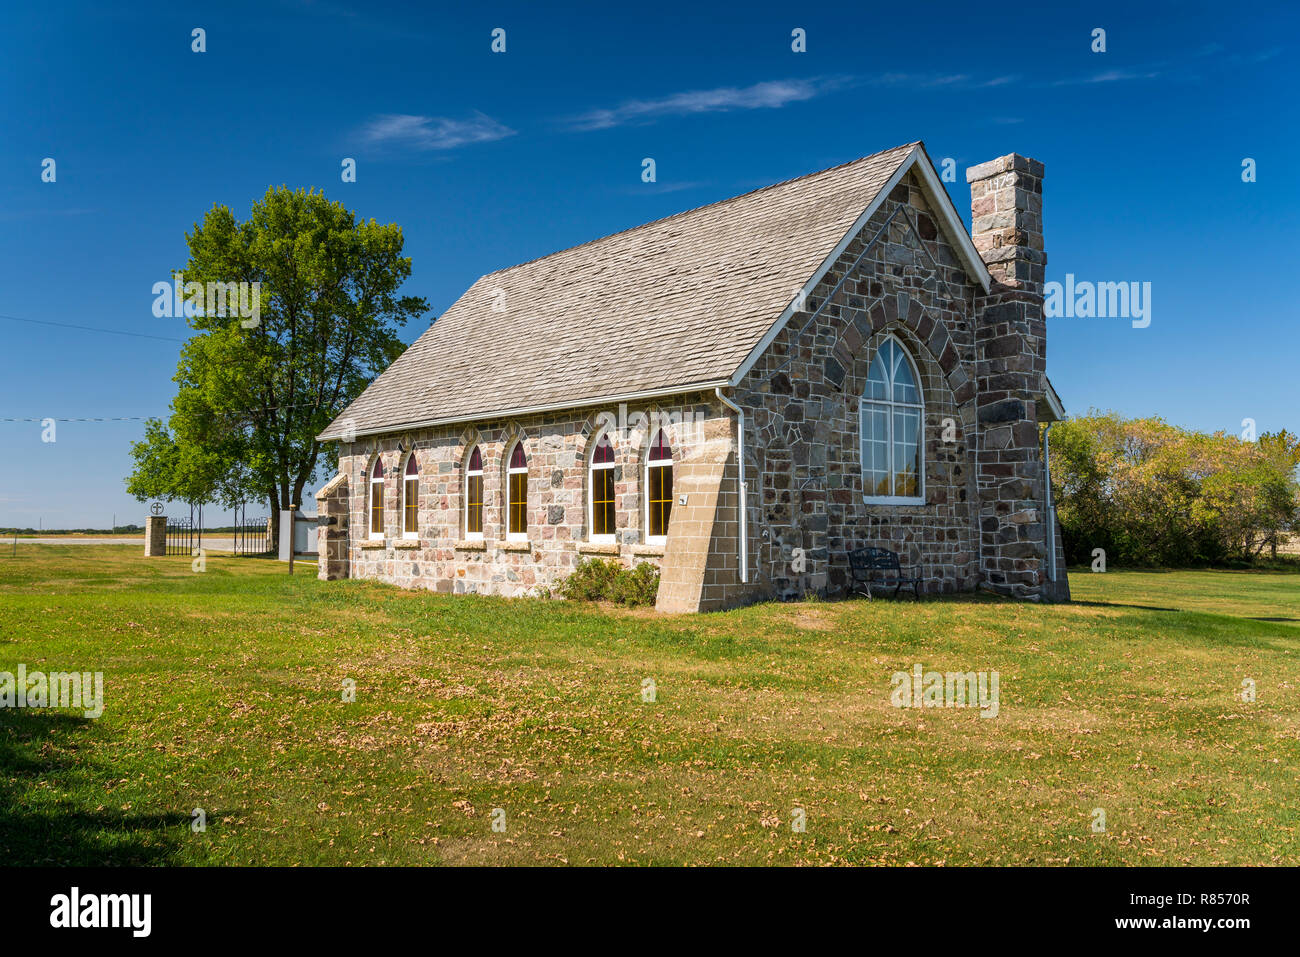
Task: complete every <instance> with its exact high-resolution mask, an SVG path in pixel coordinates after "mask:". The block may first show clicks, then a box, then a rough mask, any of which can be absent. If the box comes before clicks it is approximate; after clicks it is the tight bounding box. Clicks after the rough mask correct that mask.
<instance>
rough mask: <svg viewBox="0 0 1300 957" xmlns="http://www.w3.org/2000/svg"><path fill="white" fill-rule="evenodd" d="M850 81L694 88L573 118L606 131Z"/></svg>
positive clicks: (758, 105)
mask: <svg viewBox="0 0 1300 957" xmlns="http://www.w3.org/2000/svg"><path fill="white" fill-rule="evenodd" d="M846 82H847V81H846V80H844V79H843V78H820V77H815V78H813V79H809V80H769V81H766V82H763V83H755V84H754V85H752V86H744V87H735V86H724V87H718V88H717V89H713V90H691V91H689V92H686V93H674V94H673V95H672V96H665V97H661V98H659V99H655V100H628V101H626V102H624V103H621V104H620V105H618V106H616V107H613V108H611V109H600V110H591V111H590V112H587V113H583V114H581V115H579V116H575V117H572V118H571V119H570V120H569V125H570V126H571V127H572V128H573V129H575V130H604V129H609V128H610V127H613V126H622V125H623V124H625V123H646V122H651V121H653V120H657V119H660V118H662V117H665V116H689V115H691V114H696V113H722V112H727V111H730V110H762V109H769V110H777V109H780V108H781V107H783V106H786V105H787V104H789V103H798V102H801V101H804V100H811V99H813V98H814V97H817V96H821V95H822V94H823V93H828V92H830V91H831V90H834V89H838V88H840V87H842V86H844V85H845V83H846Z"/></svg>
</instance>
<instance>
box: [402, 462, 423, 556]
mask: <svg viewBox="0 0 1300 957" xmlns="http://www.w3.org/2000/svg"><path fill="white" fill-rule="evenodd" d="M412 462H414V463H415V531H413V532H408V531H407V530H406V505H407V502H406V486H407V484H408V483H409V482H410V481H411V479H410V478H409V477H408V476H407V474H406V470H407V469H408V468H410V467H411V463H412ZM401 499H402V502H401V504H402V507H401V509H400V510H399V511H398V515H400V516H401V522H400V524H399V527H400V528H401V530H402V538H404V539H406V540H408V541H409V540H411V539H418V538H419V537H420V460H419V459H417V458H416V457H415V449H411V452H410V454H409V455H407V456H406V461H404V462H403V463H402V494H401Z"/></svg>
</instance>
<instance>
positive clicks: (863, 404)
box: [858, 336, 925, 505]
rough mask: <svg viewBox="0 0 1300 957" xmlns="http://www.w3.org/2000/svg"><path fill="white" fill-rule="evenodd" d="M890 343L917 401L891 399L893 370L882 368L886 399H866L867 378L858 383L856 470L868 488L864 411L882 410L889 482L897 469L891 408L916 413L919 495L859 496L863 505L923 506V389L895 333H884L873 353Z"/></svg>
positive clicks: (909, 354) (906, 351) (909, 353)
mask: <svg viewBox="0 0 1300 957" xmlns="http://www.w3.org/2000/svg"><path fill="white" fill-rule="evenodd" d="M887 342H892V343H893V344H894V346H895V348H897V349H898V350H899V351H900V352H901V353H902V354H903V361H904V362H906V363H907V365H908V368H909V369H910V370H911V372H912V382H913V383H915V385H916V395H917V398H918V400H919V401H918V402H917V403H911V402H897V401H895V400H894V397H893V396H894V379H893V373H892V372H891V371H890V370H888V369H886V370H885V372H886V375H888V376H889V380H888V382H887V383H886V393H887V394H888V396H889V398H888V399H868V398H867V380H864V381H863V383H862V395H861V396H859V397H858V469H859V472H860V474H861V476H862V487H863V489H864V490H865V489H866V488H867V487H868V481H867V459H866V455H865V454H864V452H863V440H864V438H865V437H866V434H867V422H866V419H867V410H868V409H869V408H872V407H875V408H877V409H879V408H882V407H883V408H884V410H885V429H886V439H885V448H886V450H887V453H888V462H889V470H890V471H889V475H890V479H889V480H890V482H893V480H894V478H895V477H896V476H897V475H898V469H897V467H896V466H895V463H894V410H895V409H911V410H914V411H915V412H916V413H917V427H916V449H917V451H916V468H917V475H916V487H917V491H918V492H919V494H917V495H866V494H864V495H863V496H862V501H863V502H864V503H866V504H867V505H924V504H925V390H924V389H923V388H922V386H921V376H920V374H919V372H918V370H917V368H916V363H915V362H914V361H913V360H912V353H911V351H910V350H909V349H908V348H907V346H905V345H904V344H903V343H902V341H901V340H899V338H898V337H897V336H886V337H885V338H884V339H881V340H880V344H879V345H878V346H876V354H879V352H880V350H881V349H882V348H884V345H885V343H887ZM874 361H875V355H874V354H873V355H872V362H874ZM870 375H871V365H870V363H868V365H867V376H868V377H869V376H870Z"/></svg>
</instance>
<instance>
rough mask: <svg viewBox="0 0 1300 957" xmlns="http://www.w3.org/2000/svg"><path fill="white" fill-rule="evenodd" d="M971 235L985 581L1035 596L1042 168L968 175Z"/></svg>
mask: <svg viewBox="0 0 1300 957" xmlns="http://www.w3.org/2000/svg"><path fill="white" fill-rule="evenodd" d="M966 181H967V182H968V183H970V190H971V238H972V239H973V240H974V241H975V248H976V249H977V250H978V251H979V254H980V257H981V258H982V259H983V260H984V263H985V265H986V266H987V267H988V270H989V274H990V275H991V276H992V279H993V281H992V284H991V288H990V290H989V293H988V295H986V296H980V297H978V298H977V299H976V301H975V375H976V381H975V385H976V398H975V409H976V433H977V446H976V449H977V452H976V456H977V463H978V464H977V474H976V481H977V485H978V490H979V509H980V566H981V573H982V577H983V583H984V585H985V586H987V587H988V588H990V589H992V590H993V591H996V592H998V593H1000V594H1004V595H1011V596H1014V597H1017V598H1035V599H1036V598H1040V597H1042V596H1043V592H1044V587H1045V586H1046V585H1047V548H1046V541H1047V538H1046V521H1045V515H1044V498H1043V494H1044V488H1043V468H1042V456H1041V454H1040V450H1039V442H1038V414H1037V403H1039V402H1042V401H1044V399H1043V382H1044V373H1045V372H1046V369H1047V326H1046V323H1045V321H1044V318H1043V282H1044V273H1045V270H1046V266H1047V255H1046V254H1045V253H1044V251H1043V164H1042V163H1040V162H1038V161H1037V160H1032V159H1028V158H1027V157H1024V156H1020V155H1019V154H1017V153H1011V154H1009V155H1007V156H1000V157H998V158H997V159H995V160H990V161H989V162H987V163H981V164H980V165H978V166H972V167H971V168H970V169H968V170H967V171H966Z"/></svg>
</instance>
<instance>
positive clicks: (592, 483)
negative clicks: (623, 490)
mask: <svg viewBox="0 0 1300 957" xmlns="http://www.w3.org/2000/svg"><path fill="white" fill-rule="evenodd" d="M601 442H609V447H610V449H611V450H612V451H613V452H614V458H613V459H612V460H611V461H610V462H608V463H602V464H599V465H598V464H596V450H597V449H598V448H600V443H601ZM617 467H618V449H616V448H614V443H613V442H612V441H609V432H607V431H606V432H601V433H600V434H599V435H598V436H596V441H595V442H593V443H592V444H591V463H590V464H589V465H588V466H587V541H589V542H591V543H592V544H593V545H612V544H614V543H615V542H616V541H617V540H618V537H617V534H616V533H614V532H610V533H609V534H608V535H597V534H596V532H595V528H596V473H597V472H598V471H600V472H603V471H607V470H608V471H613V470H614V469H615V468H617ZM614 527H615V528H617V527H618V495H617V490H616V491H615V496H614Z"/></svg>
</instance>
